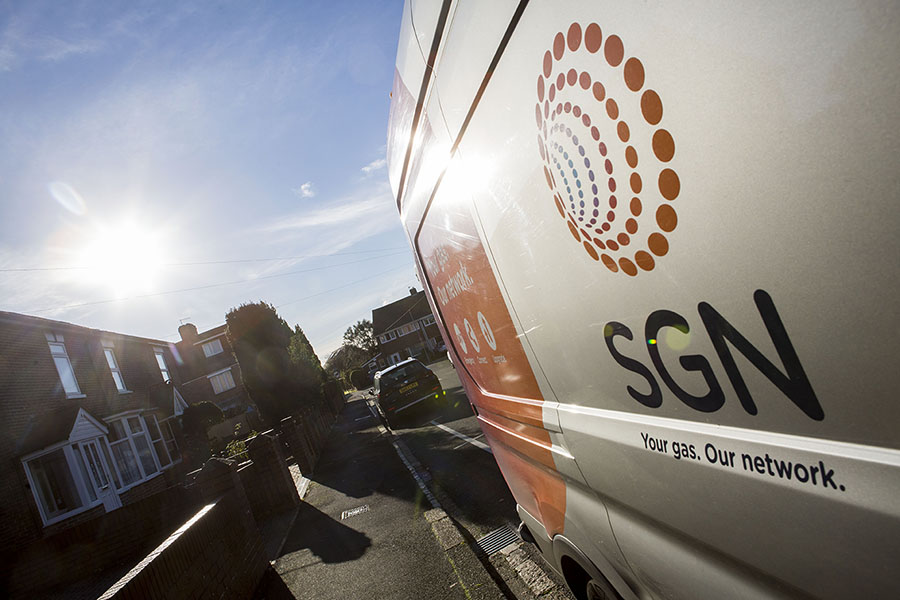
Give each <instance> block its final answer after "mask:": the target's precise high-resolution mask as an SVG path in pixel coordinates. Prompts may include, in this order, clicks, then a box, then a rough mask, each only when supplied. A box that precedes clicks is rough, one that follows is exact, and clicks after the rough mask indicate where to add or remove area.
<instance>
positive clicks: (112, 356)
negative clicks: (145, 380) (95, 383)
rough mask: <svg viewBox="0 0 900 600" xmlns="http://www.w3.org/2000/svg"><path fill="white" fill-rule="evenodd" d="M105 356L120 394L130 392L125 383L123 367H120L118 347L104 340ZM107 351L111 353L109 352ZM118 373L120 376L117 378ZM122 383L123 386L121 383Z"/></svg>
mask: <svg viewBox="0 0 900 600" xmlns="http://www.w3.org/2000/svg"><path fill="white" fill-rule="evenodd" d="M102 346H103V356H104V358H106V364H107V366H108V367H109V372H110V374H111V375H112V378H113V382H114V383H115V384H116V389H117V390H118V391H119V393H120V394H130V393H131V391H130V390H129V389H128V386H127V385H125V377H124V376H123V375H122V369H121V368H120V367H119V359H118V358H116V348H115V346H114V345H113V343H112V342H103V343H102ZM107 352H108V353H109V354H107ZM116 375H118V376H119V378H118V379H116ZM120 383H121V387H120V386H119V384H120Z"/></svg>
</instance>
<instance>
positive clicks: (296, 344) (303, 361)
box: [288, 325, 326, 385]
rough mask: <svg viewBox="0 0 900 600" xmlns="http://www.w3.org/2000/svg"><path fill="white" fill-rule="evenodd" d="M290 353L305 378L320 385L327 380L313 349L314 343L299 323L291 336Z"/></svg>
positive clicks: (292, 360)
mask: <svg viewBox="0 0 900 600" xmlns="http://www.w3.org/2000/svg"><path fill="white" fill-rule="evenodd" d="M288 355H289V356H290V358H291V362H292V363H294V364H295V365H297V367H298V368H299V369H300V371H301V373H302V375H303V377H304V379H308V380H309V381H311V382H318V384H319V385H321V384H322V383H324V382H325V379H326V375H325V370H324V369H323V368H322V363H321V362H319V357H318V356H316V351H315V350H313V347H312V344H310V343H309V339H307V337H306V334H305V333H303V330H302V329H300V326H299V325H295V326H294V335H292V336H291V342H290V345H289V346H288Z"/></svg>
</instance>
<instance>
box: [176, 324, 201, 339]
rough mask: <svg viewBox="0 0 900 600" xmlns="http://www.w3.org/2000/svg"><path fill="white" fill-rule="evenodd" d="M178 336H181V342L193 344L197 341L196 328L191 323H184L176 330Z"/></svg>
mask: <svg viewBox="0 0 900 600" xmlns="http://www.w3.org/2000/svg"><path fill="white" fill-rule="evenodd" d="M178 335H180V336H181V341H182V342H186V343H193V342H195V341H196V340H197V326H196V325H194V324H193V323H185V324H184V325H182V326H180V327H179V328H178Z"/></svg>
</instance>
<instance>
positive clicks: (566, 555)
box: [553, 535, 637, 600]
mask: <svg viewBox="0 0 900 600" xmlns="http://www.w3.org/2000/svg"><path fill="white" fill-rule="evenodd" d="M553 553H554V554H555V555H556V561H557V565H559V572H560V573H561V574H562V576H563V579H565V581H566V585H568V586H569V589H570V590H571V591H572V593H573V594H574V595H575V597H576V598H577V599H578V600H588V598H589V596H588V584H591V585H592V586H593V587H594V588H595V589H598V590H602V591H603V592H604V593H605V594H606V596H607V598H609V600H637V596H636V595H635V594H634V592H632V590H631V588H630V587H629V586H628V584H627V583H626V582H625V580H623V579H622V578H621V576H619V574H618V572H617V571H616V570H615V569H614V568H613V566H612V565H611V564H609V563H606V564H605V565H604V568H602V569H601V568H598V567H597V565H595V564H594V562H593V561H591V560H590V559H588V557H587V556H585V554H584V553H583V552H582V551H581V550H579V549H578V547H577V546H575V545H574V544H573V543H572V542H571V541H569V540H568V539H567V538H565V537H563V536H561V535H557V536H555V537H554V538H553ZM601 560H602V558H601ZM604 562H605V561H604ZM607 574H608V575H609V577H613V578H615V579H616V580H617V583H619V585H620V586H622V587H623V588H624V589H623V590H622V591H625V594H624V595H623V594H622V591H620V588H619V587H617V586H615V585H613V584H612V583H611V582H610V580H609V579H608V577H607ZM593 597H595V598H596V597H597V596H593ZM599 597H600V598H603V596H602V595H601V596H599Z"/></svg>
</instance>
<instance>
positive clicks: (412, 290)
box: [409, 287, 418, 296]
mask: <svg viewBox="0 0 900 600" xmlns="http://www.w3.org/2000/svg"><path fill="white" fill-rule="evenodd" d="M417 293H418V292H417V291H416V288H414V287H411V288H409V295H410V296H415V295H416V294H417Z"/></svg>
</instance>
